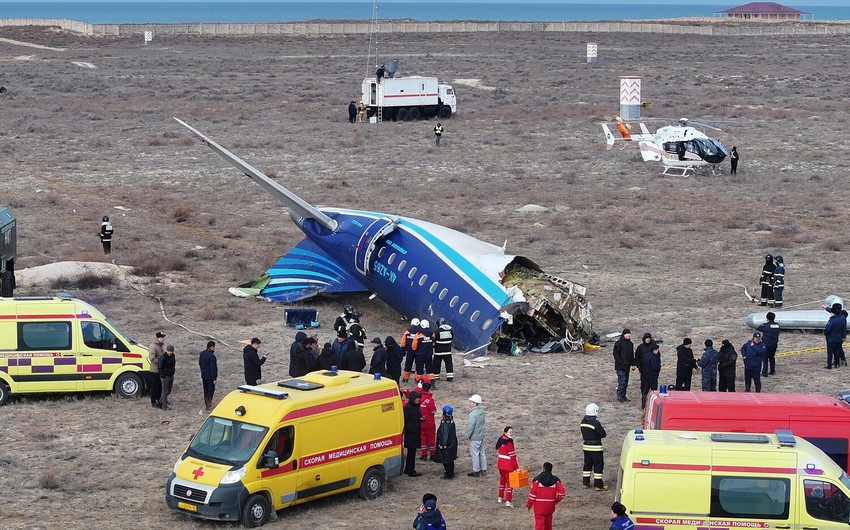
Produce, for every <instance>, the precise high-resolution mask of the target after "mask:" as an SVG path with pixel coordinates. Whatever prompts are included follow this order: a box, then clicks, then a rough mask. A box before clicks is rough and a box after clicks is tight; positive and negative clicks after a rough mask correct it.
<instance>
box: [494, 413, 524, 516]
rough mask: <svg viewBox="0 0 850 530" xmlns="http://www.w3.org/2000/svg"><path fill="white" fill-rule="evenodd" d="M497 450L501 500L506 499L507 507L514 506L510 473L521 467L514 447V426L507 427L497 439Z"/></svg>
mask: <svg viewBox="0 0 850 530" xmlns="http://www.w3.org/2000/svg"><path fill="white" fill-rule="evenodd" d="M496 452H497V453H499V459H498V468H499V502H502V500H504V501H505V506H506V507H508V508H513V507H514V505H513V504H512V503H511V501H512V500H513V498H514V490H513V488H511V483H510V481H509V480H508V475H510V473H511V471H516V470H517V469H519V462H518V461H517V458H516V449H515V447H514V428H513V427H511V426H508V427H505V430H504V431H503V432H502V436H500V437H499V439H498V440H497V441H496Z"/></svg>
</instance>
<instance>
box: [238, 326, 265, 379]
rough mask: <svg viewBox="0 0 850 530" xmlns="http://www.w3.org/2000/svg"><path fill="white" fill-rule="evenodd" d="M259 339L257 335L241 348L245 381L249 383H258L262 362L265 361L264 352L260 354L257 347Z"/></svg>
mask: <svg viewBox="0 0 850 530" xmlns="http://www.w3.org/2000/svg"><path fill="white" fill-rule="evenodd" d="M261 342H262V341H261V340H260V339H258V338H257V337H254V338H253V339H251V344H248V345H247V346H245V347H244V348H242V363H243V364H244V365H245V382H246V383H247V384H249V385H259V384H260V383H261V382H262V379H263V369H262V366H263V363H265V362H266V354H263V355H262V356H260V353H259V351H258V350H259V349H260V344H261Z"/></svg>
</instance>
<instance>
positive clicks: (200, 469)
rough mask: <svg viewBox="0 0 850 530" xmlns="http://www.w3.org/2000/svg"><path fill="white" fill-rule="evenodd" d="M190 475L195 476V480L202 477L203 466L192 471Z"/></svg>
mask: <svg viewBox="0 0 850 530" xmlns="http://www.w3.org/2000/svg"><path fill="white" fill-rule="evenodd" d="M192 474H193V475H195V480H198V477H200V476H203V474H204V466H201V467H199V468H198V469H196V470H194V471H192Z"/></svg>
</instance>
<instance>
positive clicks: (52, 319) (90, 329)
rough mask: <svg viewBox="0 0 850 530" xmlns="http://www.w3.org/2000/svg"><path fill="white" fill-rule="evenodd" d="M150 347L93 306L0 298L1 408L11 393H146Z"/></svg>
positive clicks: (59, 299) (64, 298) (62, 298)
mask: <svg viewBox="0 0 850 530" xmlns="http://www.w3.org/2000/svg"><path fill="white" fill-rule="evenodd" d="M147 353H148V351H147V349H146V348H142V347H141V346H139V345H138V344H137V343H136V342H135V341H133V340H130V339H129V338H127V337H126V336H125V335H124V334H123V333H121V330H119V329H118V327H117V326H115V324H113V323H112V322H110V321H109V320H108V319H107V318H106V317H105V316H103V314H102V313H101V312H100V311H98V310H97V309H95V308H94V307H92V306H91V305H89V304H87V303H86V302H83V301H82V300H78V299H76V298H74V297H72V296H71V295H69V294H65V293H60V294H58V295H57V296H16V297H14V298H0V405H4V404H6V403H7V402H8V401H9V397H10V396H11V395H12V394H28V393H48V392H88V391H92V390H114V391H115V393H116V394H118V395H119V396H122V397H137V396H139V395H141V393H142V392H143V391H144V383H143V381H144V376H145V375H146V373H147V372H148V371H149V370H150V364H149V363H148V360H147Z"/></svg>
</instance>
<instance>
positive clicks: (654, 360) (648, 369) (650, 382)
mask: <svg viewBox="0 0 850 530" xmlns="http://www.w3.org/2000/svg"><path fill="white" fill-rule="evenodd" d="M660 374H661V350H660V347H659V346H658V343H657V342H653V343H652V348H651V349H650V350H649V351H648V352H646V353H644V354H643V355H642V356H641V358H640V408H642V409H643V408H646V395H647V394H649V391H650V390H658V376H659V375H660Z"/></svg>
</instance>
